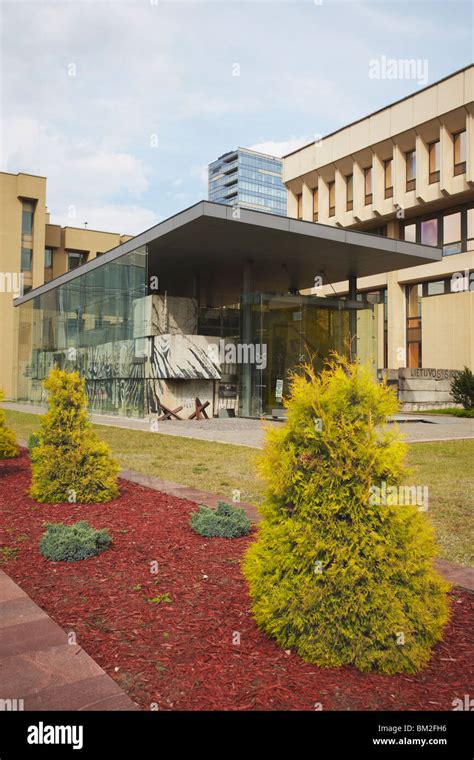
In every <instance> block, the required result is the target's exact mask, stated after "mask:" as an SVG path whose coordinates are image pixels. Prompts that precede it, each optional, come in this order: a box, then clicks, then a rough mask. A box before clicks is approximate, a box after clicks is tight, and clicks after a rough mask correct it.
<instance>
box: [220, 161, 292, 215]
mask: <svg viewBox="0 0 474 760" xmlns="http://www.w3.org/2000/svg"><path fill="white" fill-rule="evenodd" d="M286 195H287V193H286V188H285V185H284V184H283V180H282V161H281V159H279V158H275V156H269V155H266V154H265V153H257V152H256V151H254V150H249V149H248V148H237V150H234V151H230V152H229V153H224V155H222V156H220V157H219V158H218V159H217V161H213V163H212V164H209V184H208V199H209V200H210V201H213V202H214V203H225V204H226V205H228V206H239V207H240V208H247V209H252V210H254V211H266V212H267V213H269V214H278V215H280V216H286Z"/></svg>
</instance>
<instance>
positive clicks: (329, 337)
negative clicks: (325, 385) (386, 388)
mask: <svg viewBox="0 0 474 760" xmlns="http://www.w3.org/2000/svg"><path fill="white" fill-rule="evenodd" d="M352 309H354V310H356V311H357V355H358V358H359V359H360V360H361V361H362V362H363V363H366V364H368V365H369V366H370V367H371V368H372V370H373V373H374V377H375V374H376V358H377V350H376V348H377V344H376V336H377V328H376V324H375V319H376V312H375V310H374V309H373V305H372V304H370V303H366V302H362V303H357V304H356V303H354V302H349V301H344V300H343V299H334V300H332V299H329V298H317V297H315V296H301V295H294V296H293V295H273V294H268V293H259V294H252V295H249V296H247V297H245V298H244V299H243V302H242V311H243V314H242V324H243V332H242V340H243V342H244V343H251V344H253V345H258V346H260V347H261V353H262V355H264V356H265V359H266V361H265V362H260V365H261V368H259V367H258V364H257V363H248V364H245V365H243V366H242V369H241V379H240V384H241V388H240V393H239V397H240V400H241V409H240V413H241V414H243V415H250V416H259V415H265V414H271V412H272V409H275V408H281V407H282V406H283V397H284V396H286V395H287V394H288V390H289V376H290V372H291V370H293V369H294V368H295V367H297V366H298V365H300V364H301V363H302V362H307V361H310V362H311V363H312V364H313V366H314V367H315V369H316V370H320V369H321V368H322V366H323V364H324V360H325V359H326V358H327V357H328V356H329V354H330V353H331V351H337V352H338V353H340V354H343V355H346V356H348V355H349V353H350V326H349V314H350V311H351V310H352ZM245 312H247V314H248V319H246V315H245ZM246 323H247V324H248V327H247V328H246ZM246 333H247V335H246Z"/></svg>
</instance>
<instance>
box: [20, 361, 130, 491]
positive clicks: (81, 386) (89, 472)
mask: <svg viewBox="0 0 474 760" xmlns="http://www.w3.org/2000/svg"><path fill="white" fill-rule="evenodd" d="M44 387H45V388H46V390H48V391H49V409H48V412H47V413H46V414H45V415H43V417H42V420H41V426H40V430H39V435H38V445H36V446H35V447H34V448H33V449H32V452H31V459H32V470H33V480H32V485H31V489H30V495H31V496H32V497H33V498H34V499H36V500H37V501H40V502H43V503H45V502H48V503H57V502H64V501H69V502H79V503H97V502H103V501H109V500H110V499H113V498H115V497H116V496H118V493H119V490H118V486H117V474H118V469H119V468H118V464H117V463H116V462H115V461H114V460H113V459H112V458H111V456H110V450H109V447H108V446H107V444H105V443H103V442H102V441H100V440H99V439H98V438H97V436H96V434H95V433H94V432H93V430H92V425H91V423H90V421H89V417H88V414H87V406H86V405H87V396H86V391H85V383H84V380H83V379H82V378H81V377H80V376H79V374H78V373H77V372H71V373H68V372H64V371H63V370H60V369H57V368H54V369H52V370H51V372H50V374H49V377H48V378H47V379H46V380H45V381H44Z"/></svg>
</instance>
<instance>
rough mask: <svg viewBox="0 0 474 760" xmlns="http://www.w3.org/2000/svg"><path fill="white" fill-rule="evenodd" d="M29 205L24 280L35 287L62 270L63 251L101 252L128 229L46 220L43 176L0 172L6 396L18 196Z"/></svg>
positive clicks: (0, 371)
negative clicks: (28, 261)
mask: <svg viewBox="0 0 474 760" xmlns="http://www.w3.org/2000/svg"><path fill="white" fill-rule="evenodd" d="M23 201H28V202H33V203H34V205H35V210H34V222H33V235H32V236H31V240H28V243H29V244H31V249H32V251H33V255H32V271H31V277H30V276H28V277H26V278H25V285H31V286H32V287H33V288H37V287H39V286H40V285H42V284H43V283H44V282H45V277H47V278H48V279H52V278H54V277H58V276H59V275H61V274H64V273H65V272H67V270H68V251H69V250H74V251H81V252H83V253H85V254H86V256H87V259H88V260H90V259H93V258H95V257H96V256H97V254H98V253H105V251H109V250H110V249H111V248H115V247H116V246H118V245H120V243H123V242H125V241H126V240H129V239H130V236H128V235H120V234H116V233H112V232H99V231H97V230H90V229H78V228H75V227H61V226H60V225H57V224H50V221H49V213H48V211H47V208H46V178H45V177H37V176H34V175H31V174H23V173H19V174H8V173H6V172H0V345H1V347H2V357H1V361H0V388H2V389H3V390H4V392H5V395H6V397H7V398H14V397H15V395H16V378H17V372H16V367H17V361H18V357H17V351H18V314H17V311H16V310H15V309H14V307H13V303H12V301H13V298H15V297H17V296H18V295H19V292H18V291H15V288H14V287H12V285H15V283H17V282H18V276H19V274H20V272H21V248H22V202H23ZM46 247H49V248H53V271H52V272H51V271H48V270H45V266H44V265H45V248H46Z"/></svg>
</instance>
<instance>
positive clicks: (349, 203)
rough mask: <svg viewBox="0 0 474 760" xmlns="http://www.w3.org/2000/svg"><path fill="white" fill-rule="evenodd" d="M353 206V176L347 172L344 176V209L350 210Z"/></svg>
mask: <svg viewBox="0 0 474 760" xmlns="http://www.w3.org/2000/svg"><path fill="white" fill-rule="evenodd" d="M353 208H354V176H353V175H352V174H349V175H348V176H347V177H346V211H352V209H353Z"/></svg>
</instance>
